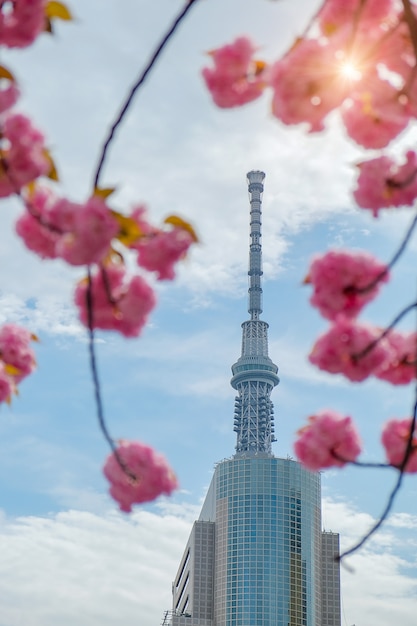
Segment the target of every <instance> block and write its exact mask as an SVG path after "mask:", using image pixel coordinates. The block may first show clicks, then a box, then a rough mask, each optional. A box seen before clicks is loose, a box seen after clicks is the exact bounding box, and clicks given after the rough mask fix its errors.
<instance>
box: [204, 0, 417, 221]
mask: <svg viewBox="0 0 417 626" xmlns="http://www.w3.org/2000/svg"><path fill="white" fill-rule="evenodd" d="M410 12H411V13H410V14H407V12H406V11H404V8H403V3H402V2H400V1H399V0H325V1H324V2H323V4H322V6H321V8H320V10H319V11H318V13H317V14H316V16H315V18H314V19H313V20H312V21H311V23H310V24H309V27H308V28H307V29H306V31H305V33H304V34H303V36H301V37H299V38H298V39H296V40H295V42H294V44H293V45H292V46H291V48H290V49H289V50H288V51H287V52H286V53H285V54H284V55H283V57H282V58H281V59H279V60H278V61H276V62H273V63H269V64H267V63H266V62H264V61H261V60H259V59H255V54H256V46H255V45H254V44H253V43H252V42H251V41H250V40H249V39H248V38H247V37H239V38H238V39H236V40H235V41H234V42H232V43H230V44H227V45H225V46H223V47H221V48H218V49H216V50H214V51H212V52H210V53H209V54H210V55H211V58H212V60H213V66H212V67H206V68H204V69H203V72H202V74H203V78H204V80H205V83H206V86H207V88H208V89H209V91H210V93H211V96H212V98H213V100H214V102H215V103H216V104H217V105H218V106H220V107H235V106H240V105H243V104H246V103H248V102H251V101H252V100H254V99H256V98H258V97H260V96H261V95H262V93H263V92H264V91H266V90H269V91H272V113H273V115H274V116H275V117H276V118H278V119H279V120H280V121H281V122H283V123H284V124H289V125H293V124H305V125H306V126H307V128H308V129H309V131H310V132H319V131H321V130H323V129H324V127H325V122H326V119H327V117H328V115H329V114H330V113H331V112H333V111H336V110H337V111H338V112H339V114H340V116H341V119H342V122H343V124H344V127H345V130H346V133H347V135H348V136H349V137H350V138H351V139H352V140H353V141H355V142H356V143H357V144H359V145H360V146H362V147H364V148H366V149H371V150H380V149H383V148H385V147H386V146H387V145H388V144H389V143H390V142H391V141H392V140H393V139H395V138H396V137H398V136H399V135H400V133H402V131H404V129H405V128H406V127H407V126H408V125H409V123H410V122H412V121H414V120H415V118H416V116H417V81H416V72H415V57H416V47H417V43H416V37H415V33H416V32H417V19H416V18H417V8H416V7H415V5H413V4H411V5H410ZM411 33H414V34H413V35H412V34H411ZM413 37H414V39H413ZM354 196H355V200H356V202H357V203H358V205H359V206H360V207H362V208H365V209H370V210H371V211H372V212H373V213H374V215H377V214H378V211H379V210H380V209H382V208H387V207H398V206H403V205H410V204H412V203H413V202H414V200H415V199H416V197H417V154H416V153H415V152H414V151H408V152H407V153H406V155H405V158H404V162H401V161H398V162H397V160H394V159H392V158H391V157H389V156H386V155H382V156H377V157H374V158H372V159H370V160H369V161H365V162H363V163H360V164H359V178H358V183H357V188H356V190H355V192H354Z"/></svg>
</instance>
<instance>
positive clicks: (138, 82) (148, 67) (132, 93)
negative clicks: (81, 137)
mask: <svg viewBox="0 0 417 626" xmlns="http://www.w3.org/2000/svg"><path fill="white" fill-rule="evenodd" d="M196 2H198V0H188V1H187V2H186V4H185V6H184V8H183V9H182V10H181V12H180V13H179V14H178V16H177V17H176V18H175V20H174V22H173V23H172V25H171V26H170V28H169V29H168V32H167V33H166V35H164V37H163V38H162V40H161V42H160V43H159V44H158V46H157V47H156V49H155V51H154V53H153V54H152V56H151V58H150V60H149V62H148V64H147V65H146V67H145V69H144V70H143V72H142V73H141V74H140V76H139V78H138V79H137V80H136V82H135V83H134V85H133V86H132V88H131V89H130V91H129V93H128V96H127V98H126V101H125V102H124V104H123V105H122V108H121V109H120V112H119V113H118V115H117V117H116V120H115V121H114V123H113V124H112V126H111V128H110V132H109V135H108V137H107V139H106V140H105V142H104V144H103V147H102V149H101V153H100V157H99V161H98V165H97V169H96V171H95V174H94V189H96V188H97V187H98V184H99V178H100V174H101V170H102V168H103V165H104V162H105V160H106V155H107V150H108V149H109V146H110V144H111V142H112V140H113V137H114V135H115V132H116V130H117V128H118V127H119V126H120V124H121V122H122V120H123V118H124V116H125V114H126V113H127V110H128V109H129V106H130V104H131V102H132V100H133V98H134V96H135V94H136V92H137V91H138V89H139V88H140V87H141V86H142V85H143V83H144V82H145V80H146V78H147V76H148V74H149V72H150V71H151V70H152V68H153V67H154V65H155V63H156V61H157V60H158V57H159V55H160V54H161V52H162V51H163V49H164V48H165V46H166V45H167V43H168V41H169V40H170V39H171V37H172V36H173V34H174V33H175V31H176V29H177V28H178V26H179V25H180V23H181V22H182V21H183V19H184V18H185V16H186V15H187V13H188V12H189V11H190V9H191V8H192V6H193V5H194V4H196Z"/></svg>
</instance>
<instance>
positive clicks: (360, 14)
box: [318, 0, 394, 35]
mask: <svg viewBox="0 0 417 626" xmlns="http://www.w3.org/2000/svg"><path fill="white" fill-rule="evenodd" d="M393 9H394V1H393V0H366V1H365V2H363V1H362V0H326V2H324V3H323V7H322V9H321V10H320V13H319V16H318V21H319V24H320V27H321V29H322V31H323V33H324V34H325V35H331V34H333V33H334V32H335V31H336V30H337V29H339V28H343V27H345V25H346V24H349V25H350V24H352V23H353V22H355V23H356V22H358V24H359V25H360V27H361V28H368V29H369V28H370V27H375V25H376V24H378V23H379V22H380V21H381V20H385V19H387V18H388V17H389V16H390V15H391V14H392V12H393Z"/></svg>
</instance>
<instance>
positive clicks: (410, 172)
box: [202, 0, 417, 471]
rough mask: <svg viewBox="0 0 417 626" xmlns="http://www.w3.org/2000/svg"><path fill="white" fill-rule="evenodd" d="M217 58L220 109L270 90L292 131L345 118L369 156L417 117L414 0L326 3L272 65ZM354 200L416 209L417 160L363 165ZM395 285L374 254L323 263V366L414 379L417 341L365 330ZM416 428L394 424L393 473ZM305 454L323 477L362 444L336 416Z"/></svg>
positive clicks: (316, 268)
mask: <svg viewBox="0 0 417 626" xmlns="http://www.w3.org/2000/svg"><path fill="white" fill-rule="evenodd" d="M210 55H211V57H212V60H213V65H212V67H209V68H204V69H203V72H202V73H203V78H204V80H205V83H206V85H207V88H208V89H209V91H210V93H211V95H212V98H213V100H214V102H215V103H216V104H217V105H218V106H221V107H234V106H240V105H243V104H246V103H248V102H250V101H252V100H254V99H256V98H258V97H260V96H261V94H262V93H263V92H264V91H270V92H272V113H273V115H274V116H275V117H276V118H277V119H279V120H280V121H281V122H282V123H284V124H287V125H294V124H304V125H305V126H306V127H307V129H308V130H309V132H320V131H322V130H323V129H324V128H325V123H326V121H327V119H328V116H329V114H331V113H333V112H336V111H337V112H338V113H339V115H340V118H341V120H342V123H343V125H344V128H345V131H346V133H347V135H348V136H349V137H350V139H352V140H353V141H354V142H356V143H357V144H358V145H359V146H361V147H363V148H366V149H370V150H382V149H384V148H386V147H387V146H388V145H389V144H390V143H391V142H392V141H393V140H394V139H396V138H397V137H398V136H399V135H400V134H401V133H402V132H403V131H404V130H405V129H406V128H407V127H408V125H409V124H410V122H413V121H414V120H415V118H416V117H417V80H416V78H417V72H416V62H417V61H416V58H417V7H416V5H415V3H412V2H408V0H402V1H400V0H325V1H324V2H323V4H322V6H321V7H320V9H319V10H318V12H317V13H316V15H315V16H314V18H313V19H312V21H311V22H310V24H309V25H308V27H307V28H306V30H305V32H304V34H303V35H302V36H301V37H299V38H298V39H296V40H295V42H294V44H293V45H292V46H291V48H290V49H289V50H288V51H287V52H286V53H285V54H284V55H283V57H282V58H281V59H279V60H278V61H276V62H273V63H269V64H267V63H265V62H263V61H260V60H259V59H255V56H256V55H257V49H256V46H255V45H254V44H253V43H252V42H251V41H250V40H249V39H248V38H245V37H240V38H238V39H236V40H235V41H234V42H233V43H231V44H228V45H226V46H224V47H222V48H219V49H217V50H215V51H214V52H211V53H210ZM353 195H354V198H355V201H356V203H357V204H358V206H359V207H361V208H364V209H367V210H370V211H371V212H372V214H373V215H374V216H375V217H377V216H378V215H379V212H380V210H381V209H385V208H393V207H394V208H395V207H402V206H411V205H413V204H414V202H415V200H416V198H417V152H415V151H414V150H408V151H406V152H405V155H404V157H402V158H401V157H398V156H396V157H395V158H393V157H391V156H389V155H387V154H384V153H382V154H379V155H376V156H375V155H374V156H373V157H372V158H371V159H368V160H364V161H362V162H361V163H359V164H358V179H357V184H356V188H355V190H354V193H353ZM388 279H389V272H388V267H387V266H385V265H384V264H382V263H380V262H379V261H378V260H376V259H374V258H373V257H372V256H370V255H368V254H364V253H352V252H347V251H330V252H328V253H327V254H324V255H322V256H320V257H317V258H316V259H314V260H313V262H312V264H311V267H310V270H309V273H308V276H307V278H306V280H305V282H306V283H309V284H311V286H312V287H313V294H312V296H311V299H310V301H311V304H312V305H313V306H314V307H316V308H317V309H318V310H319V311H320V313H321V314H322V315H323V316H324V317H325V318H326V319H328V320H329V321H330V327H329V329H328V330H327V331H326V332H325V333H324V334H323V335H321V336H320V337H319V338H318V339H317V341H316V343H315V345H314V346H313V349H312V351H311V354H310V357H309V358H310V361H311V362H312V363H313V364H314V365H316V366H317V367H319V368H320V369H322V370H325V371H327V372H330V373H332V374H342V375H344V376H346V377H347V378H348V379H349V380H350V381H353V382H360V381H363V380H365V379H366V378H368V377H369V376H371V375H373V376H376V377H377V378H379V379H381V380H384V381H387V382H389V383H391V384H393V385H404V384H408V383H410V382H411V381H413V380H415V378H416V372H417V333H415V332H411V333H402V332H399V331H397V330H395V329H394V328H389V329H387V330H386V331H384V330H382V329H379V328H375V327H372V326H371V325H369V324H365V323H363V322H361V321H358V320H357V316H358V315H359V313H360V312H361V310H362V309H363V307H364V306H365V305H366V304H368V303H369V302H371V301H372V300H373V299H374V298H375V297H376V296H377V294H378V291H379V289H380V287H381V285H382V283H384V282H387V281H388ZM412 423H413V422H411V421H410V420H408V419H406V420H397V419H393V420H390V421H389V422H388V423H387V424H386V426H385V427H384V430H383V437H382V443H383V445H384V447H385V450H386V456H387V460H388V463H389V464H391V465H393V466H395V467H397V468H399V469H401V470H403V471H416V469H414V468H415V467H416V468H417V460H416V454H417V453H416V454H415V448H416V441H415V436H414V435H412V433H411V428H412ZM343 446H345V447H343ZM295 449H296V453H297V455H298V457H299V459H300V460H301V461H302V462H304V463H305V464H306V466H307V467H309V468H310V469H313V470H317V469H320V468H324V467H329V466H332V465H334V466H337V465H342V464H344V463H345V462H349V461H350V462H353V461H355V460H356V457H357V456H358V454H359V452H360V445H359V438H358V437H357V435H356V431H355V430H354V426H353V424H352V421H351V418H350V417H342V416H340V415H338V414H336V413H334V412H332V411H327V412H323V413H322V414H319V415H316V416H313V417H312V418H310V420H309V423H308V425H307V426H306V427H305V428H303V429H301V431H300V432H299V437H298V439H297V441H296V443H295Z"/></svg>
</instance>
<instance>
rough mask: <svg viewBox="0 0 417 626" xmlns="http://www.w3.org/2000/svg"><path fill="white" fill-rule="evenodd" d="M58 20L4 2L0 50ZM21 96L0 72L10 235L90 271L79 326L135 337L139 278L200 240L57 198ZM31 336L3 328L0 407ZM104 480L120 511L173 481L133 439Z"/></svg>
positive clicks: (141, 307)
mask: <svg viewBox="0 0 417 626" xmlns="http://www.w3.org/2000/svg"><path fill="white" fill-rule="evenodd" d="M54 19H63V20H70V19H71V14H70V12H69V10H68V9H67V8H66V6H65V5H64V4H62V3H60V2H55V1H54V2H52V1H49V0H14V1H13V2H0V46H1V45H3V46H6V47H9V48H23V47H26V46H29V45H30V44H32V43H34V42H35V40H36V39H37V37H38V36H39V35H40V34H41V33H42V32H52V21H53V20H54ZM19 95H20V90H19V87H18V85H17V81H16V79H15V77H14V75H13V74H12V72H11V71H10V70H9V69H8V68H6V67H3V66H0V197H2V198H7V197H9V196H12V195H13V194H17V195H18V196H19V197H20V198H21V200H22V201H23V204H24V207H25V212H24V213H23V214H22V215H21V216H20V218H19V219H18V220H17V223H16V232H17V234H18V235H19V237H21V239H22V241H23V242H24V244H25V245H26V247H27V248H28V249H29V250H31V251H32V252H34V253H35V254H37V255H38V256H39V257H41V258H42V259H60V260H62V261H64V262H66V263H68V264H69V265H72V266H86V267H88V274H87V277H86V278H85V279H83V280H81V281H80V282H79V283H78V285H77V287H76V289H75V295H74V300H75V304H76V306H77V307H78V310H79V317H80V320H81V322H82V323H83V324H84V325H85V326H86V327H88V328H89V329H90V330H93V329H96V328H100V329H105V330H113V331H116V332H119V333H121V334H122V335H124V336H125V337H136V336H138V335H139V333H140V332H141V330H142V328H143V327H144V325H145V323H146V321H147V319H148V316H149V314H150V312H151V311H152V309H153V308H154V306H155V303H156V296H155V292H154V289H153V288H152V287H151V285H150V284H149V282H148V280H147V278H146V276H145V274H146V273H150V274H154V275H155V277H156V279H157V280H172V279H173V278H174V277H175V267H176V264H177V263H178V262H179V261H180V260H181V259H182V258H183V257H184V256H185V255H186V254H187V251H188V250H189V248H190V246H191V244H192V243H194V242H195V241H196V240H197V238H196V235H195V233H194V231H193V229H192V227H191V226H190V225H189V224H188V223H187V222H184V221H183V220H182V219H181V218H179V217H177V216H175V215H171V216H170V217H168V218H167V219H166V220H165V222H164V225H163V226H162V227H160V228H159V227H156V226H153V225H152V224H151V223H150V222H149V220H148V218H147V214H146V210H145V207H144V206H142V205H141V206H138V207H135V208H134V209H133V210H132V211H131V214H130V215H126V214H123V213H120V212H119V211H117V210H115V209H114V208H112V206H111V205H110V201H109V196H110V195H111V193H112V190H111V189H110V190H109V189H94V190H93V193H92V194H91V196H90V197H89V198H87V200H86V201H85V202H74V201H73V200H70V199H67V198H62V197H58V196H57V195H56V194H55V193H54V192H53V191H52V190H51V189H50V188H48V187H47V186H46V185H45V181H42V180H40V179H42V178H45V177H48V178H50V179H52V180H57V179H58V176H57V172H56V168H55V164H54V162H53V160H52V157H51V155H50V154H49V152H48V150H47V147H46V142H45V138H44V136H43V134H42V133H41V132H40V131H39V130H38V129H37V128H36V127H35V125H34V124H33V123H32V121H31V120H30V119H29V118H28V117H26V116H25V115H23V114H21V113H17V112H15V110H14V108H13V107H14V106H15V105H16V104H17V103H18V99H19ZM127 254H129V255H130V256H134V257H135V258H136V261H137V265H138V267H139V273H138V274H136V275H133V276H132V275H130V273H129V272H128V271H127V267H126V266H127V263H126V262H125V257H126V255H127ZM31 339H35V337H34V336H32V335H31V334H30V333H29V332H28V331H26V330H24V329H20V328H18V327H16V326H13V325H11V324H9V325H6V326H3V327H2V328H0V402H10V399H11V396H12V394H13V393H14V392H16V386H17V383H19V382H20V381H21V380H22V379H23V378H24V377H25V376H27V375H28V374H29V373H30V372H31V371H32V370H33V368H34V366H35V358H34V354H33V352H32V350H31V349H30V347H29V342H30V340H31ZM104 473H105V475H106V476H107V478H108V479H109V481H110V482H111V484H112V487H111V489H110V493H111V495H112V496H113V497H114V498H115V499H116V501H117V502H118V503H119V505H120V508H121V510H123V511H130V510H131V506H132V504H135V503H141V502H146V501H149V500H153V499H155V498H156V497H157V496H158V495H160V494H162V493H164V494H169V493H171V491H172V490H173V489H175V488H176V486H177V482H176V478H175V476H174V475H173V473H172V471H171V470H170V469H169V467H168V466H167V464H166V462H165V460H164V459H163V457H161V456H160V455H158V454H157V453H156V452H155V451H154V450H152V449H151V448H149V447H148V446H145V445H143V444H141V443H137V442H126V441H123V442H121V443H120V445H119V446H118V448H117V449H115V450H114V452H113V454H112V455H111V456H110V457H109V458H108V459H107V462H106V464H105V467H104Z"/></svg>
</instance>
